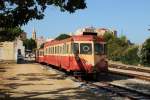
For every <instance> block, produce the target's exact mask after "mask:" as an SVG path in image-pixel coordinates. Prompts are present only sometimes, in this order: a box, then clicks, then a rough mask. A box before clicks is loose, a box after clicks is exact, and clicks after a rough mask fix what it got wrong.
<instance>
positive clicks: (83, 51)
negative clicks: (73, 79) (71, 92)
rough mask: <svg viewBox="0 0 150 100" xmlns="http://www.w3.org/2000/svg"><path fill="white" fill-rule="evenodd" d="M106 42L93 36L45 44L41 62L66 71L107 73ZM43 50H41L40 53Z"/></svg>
mask: <svg viewBox="0 0 150 100" xmlns="http://www.w3.org/2000/svg"><path fill="white" fill-rule="evenodd" d="M105 47H106V46H105V42H104V40H103V38H102V37H97V36H93V35H82V36H72V37H70V38H68V39H65V40H59V41H58V40H53V41H50V42H46V43H44V58H43V56H42V57H40V56H39V61H40V62H42V61H43V59H44V62H45V63H47V64H51V65H55V66H57V67H59V68H63V69H65V70H66V71H73V72H84V73H88V74H90V73H99V72H107V71H108V64H107V60H106V55H105V53H106V52H105V51H106V50H105ZM40 51H41V50H39V52H40Z"/></svg>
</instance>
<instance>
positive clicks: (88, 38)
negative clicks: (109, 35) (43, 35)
mask: <svg viewBox="0 0 150 100" xmlns="http://www.w3.org/2000/svg"><path fill="white" fill-rule="evenodd" d="M93 40H95V41H100V42H103V41H104V39H103V37H102V36H93V35H84V36H72V37H70V38H67V39H64V40H52V41H48V42H46V43H44V47H45V46H49V45H56V44H62V43H65V42H69V41H93Z"/></svg>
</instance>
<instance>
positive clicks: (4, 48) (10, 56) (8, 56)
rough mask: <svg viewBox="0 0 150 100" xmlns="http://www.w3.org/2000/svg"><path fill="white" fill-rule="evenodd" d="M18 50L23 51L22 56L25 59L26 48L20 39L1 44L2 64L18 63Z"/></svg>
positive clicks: (0, 60)
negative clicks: (3, 62) (4, 62)
mask: <svg viewBox="0 0 150 100" xmlns="http://www.w3.org/2000/svg"><path fill="white" fill-rule="evenodd" d="M18 50H20V51H21V54H22V56H23V57H24V55H25V47H24V46H23V41H21V40H20V39H16V40H15V41H13V42H10V41H5V42H0V62H2V61H6V62H16V61H17V55H18Z"/></svg>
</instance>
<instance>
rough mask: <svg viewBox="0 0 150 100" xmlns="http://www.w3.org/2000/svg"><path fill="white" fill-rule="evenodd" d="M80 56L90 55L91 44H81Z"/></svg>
mask: <svg viewBox="0 0 150 100" xmlns="http://www.w3.org/2000/svg"><path fill="white" fill-rule="evenodd" d="M80 54H92V44H91V43H81V44H80Z"/></svg>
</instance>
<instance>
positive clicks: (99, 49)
mask: <svg viewBox="0 0 150 100" xmlns="http://www.w3.org/2000/svg"><path fill="white" fill-rule="evenodd" d="M105 53H106V45H105V44H100V43H94V54H96V55H99V54H105Z"/></svg>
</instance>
